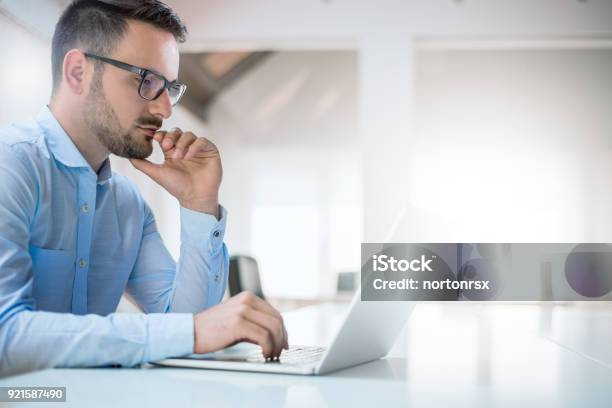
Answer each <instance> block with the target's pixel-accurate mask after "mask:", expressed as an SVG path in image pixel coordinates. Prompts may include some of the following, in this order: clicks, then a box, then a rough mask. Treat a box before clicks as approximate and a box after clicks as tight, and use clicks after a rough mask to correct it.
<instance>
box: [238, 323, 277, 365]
mask: <svg viewBox="0 0 612 408" xmlns="http://www.w3.org/2000/svg"><path fill="white" fill-rule="evenodd" d="M238 330H239V333H240V334H239V336H240V338H241V339H243V340H246V341H248V342H249V343H255V344H258V345H259V346H260V347H261V352H262V354H263V356H264V357H265V358H266V359H267V358H271V357H272V355H273V350H274V345H273V343H272V339H271V338H270V333H268V331H267V330H266V329H264V328H262V327H259V326H258V325H256V324H255V323H252V322H250V321H248V320H246V319H244V320H242V321H241V323H240V326H239V329H238Z"/></svg>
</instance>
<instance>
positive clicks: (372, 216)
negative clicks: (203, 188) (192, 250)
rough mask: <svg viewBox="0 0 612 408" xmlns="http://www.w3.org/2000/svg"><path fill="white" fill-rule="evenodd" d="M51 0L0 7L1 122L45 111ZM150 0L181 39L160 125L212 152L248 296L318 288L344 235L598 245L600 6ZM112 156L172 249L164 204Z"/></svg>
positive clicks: (610, 158)
mask: <svg viewBox="0 0 612 408" xmlns="http://www.w3.org/2000/svg"><path fill="white" fill-rule="evenodd" d="M68 3H69V2H68V1H66V0H46V1H45V0H19V1H18V0H0V36H1V38H2V41H1V42H0V53H1V55H2V57H3V58H2V63H1V64H0V89H1V90H2V98H0V123H8V122H11V121H15V120H18V119H21V118H26V117H28V116H32V115H34V114H36V112H38V110H39V109H40V107H41V106H42V105H43V104H45V103H47V101H48V98H49V94H50V88H51V73H50V39H51V35H52V32H53V27H54V24H55V22H56V20H57V18H58V16H59V13H60V12H61V10H62V9H63V7H65V6H66V5H67V4H68ZM168 3H169V4H170V5H171V6H172V7H174V8H175V9H176V10H177V12H178V13H179V15H180V16H181V17H182V18H183V19H184V21H185V23H186V25H187V27H188V29H189V32H190V37H189V39H188V41H187V42H186V43H185V44H182V45H181V47H182V57H181V73H180V79H183V80H184V81H186V82H187V83H188V91H187V92H188V97H186V98H185V99H184V100H183V102H182V103H181V104H180V105H179V106H177V107H176V108H175V112H174V115H173V117H172V118H171V119H170V120H168V121H167V126H168V127H172V126H180V127H181V128H183V129H191V130H193V131H194V132H195V133H196V134H199V135H202V136H206V137H209V138H211V139H212V140H213V141H214V142H215V143H216V144H217V145H218V146H219V148H220V151H221V154H222V159H223V165H224V171H225V176H224V181H223V185H222V191H221V201H222V204H223V205H224V206H225V207H226V208H227V209H228V210H229V222H228V230H227V234H226V242H227V244H228V246H229V249H230V252H231V253H232V254H248V255H251V256H253V257H254V258H255V259H257V261H258V265H259V271H260V277H261V284H262V287H263V290H264V292H265V293H266V296H268V297H272V298H293V299H304V300H315V299H325V298H331V297H334V296H335V295H336V293H337V290H338V285H339V281H340V282H341V283H342V278H341V279H340V280H339V276H340V277H344V278H345V277H346V276H350V275H346V274H345V273H347V272H357V271H359V268H360V247H359V244H360V243H361V242H382V241H389V240H393V241H396V242H402V241H407V242H410V241H413V242H580V241H595V242H612V75H611V73H612V2H611V1H605V0H582V1H578V0H545V1H538V2H534V1H530V0H487V1H484V0H406V1H390V0H384V1H364V0H361V1H348V0H302V1H280V0H278V1H274V0H265V1H264V0H260V1H252V0H233V1H227V0H203V1H187V0H182V1H181V0H177V1H168ZM159 159H160V154H159V151H156V153H155V155H154V157H153V160H159ZM113 166H114V170H115V171H118V172H121V173H123V174H126V175H128V176H129V177H130V178H132V179H133V180H135V181H136V183H137V184H138V185H139V187H140V189H141V191H142V193H143V195H144V196H145V198H146V199H147V200H148V202H149V203H150V204H151V205H152V207H153V209H154V211H155V214H156V217H157V222H158V227H159V229H160V232H161V234H162V237H163V238H164V240H165V242H166V245H167V246H168V248H169V249H170V251H171V253H172V254H173V255H175V256H177V255H178V250H179V218H178V204H177V203H176V201H175V200H174V199H173V198H172V197H170V196H169V195H168V194H166V193H165V192H162V191H161V190H160V188H158V187H157V186H156V185H155V184H154V183H153V182H152V181H150V180H148V179H147V178H146V177H145V176H143V175H141V174H139V173H138V172H137V171H136V170H135V169H133V168H132V167H131V165H130V164H129V162H127V161H126V160H124V159H114V160H113ZM344 283H345V284H346V281H344ZM347 287H350V284H348V285H347Z"/></svg>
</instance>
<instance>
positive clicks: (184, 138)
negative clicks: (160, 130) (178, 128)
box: [172, 132, 197, 159]
mask: <svg viewBox="0 0 612 408" xmlns="http://www.w3.org/2000/svg"><path fill="white" fill-rule="evenodd" d="M196 140H197V137H196V136H195V135H194V134H193V133H191V132H184V133H183V134H182V135H181V136H180V137H179V138H178V139H177V140H176V142H175V143H174V153H173V155H172V158H173V159H182V158H183V156H184V155H185V151H186V150H187V149H189V146H190V145H192V144H193V143H194V142H195V141H196Z"/></svg>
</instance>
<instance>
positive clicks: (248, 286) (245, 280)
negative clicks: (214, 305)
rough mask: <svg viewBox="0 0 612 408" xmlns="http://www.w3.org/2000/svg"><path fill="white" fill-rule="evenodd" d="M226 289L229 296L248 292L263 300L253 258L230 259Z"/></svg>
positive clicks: (257, 271) (235, 257)
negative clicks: (227, 288)
mask: <svg viewBox="0 0 612 408" xmlns="http://www.w3.org/2000/svg"><path fill="white" fill-rule="evenodd" d="M228 287H229V293H230V296H234V295H237V294H238V293H240V292H242V291H245V290H248V291H250V292H253V293H254V294H255V295H257V296H259V297H260V298H262V299H265V297H264V294H263V290H262V288H261V281H260V280H259V268H258V267H257V261H256V260H255V258H253V257H250V256H248V255H234V256H232V257H230V264H229V277H228Z"/></svg>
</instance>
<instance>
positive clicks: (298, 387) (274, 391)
mask: <svg viewBox="0 0 612 408" xmlns="http://www.w3.org/2000/svg"><path fill="white" fill-rule="evenodd" d="M345 310H346V304H325V305H318V306H312V307H307V308H304V309H300V310H296V311H292V312H288V313H286V314H285V316H286V323H287V326H288V330H289V337H290V342H291V343H292V344H313V345H325V344H326V342H327V341H329V339H330V338H331V337H332V336H333V334H334V330H335V328H336V327H337V325H338V324H339V322H340V320H341V319H342V316H343V314H344V311H345ZM356 340H357V341H358V339H356ZM9 385H11V386H66V387H67V392H66V394H67V402H66V403H63V404H62V403H53V404H50V405H51V406H54V407H58V406H71V407H72V406H74V407H84V406H87V407H111V406H112V407H115V406H128V407H131V406H147V407H157V406H159V407H227V406H239V407H243V406H262V407H266V408H268V407H276V406H283V407H284V406H291V407H293V406H298V407H300V406H303V407H319V406H338V407H357V406H364V407H379V408H382V407H387V406H400V405H401V406H427V407H433V406H440V407H451V406H452V407H493V406H495V407H516V406H522V407H531V406H537V407H548V406H563V407H611V406H612V304H606V303H599V304H597V303H581V304H575V305H557V306H552V307H551V306H542V305H505V304H493V303H439V304H438V303H423V304H420V305H418V306H417V308H416V309H415V312H414V314H413V316H412V318H411V320H410V321H409V323H408V325H407V327H406V330H404V332H403V334H402V335H401V337H400V338H399V339H398V342H397V343H396V344H395V346H394V348H393V350H392V351H391V353H390V355H389V357H388V358H386V359H384V360H379V361H376V362H372V363H369V364H365V365H361V366H357V367H354V368H350V369H346V370H342V371H339V372H336V373H332V374H329V375H326V376H322V377H302V376H290V375H278V374H257V373H240V372H224V371H210V370H195V369H174V368H160V367H144V368H141V369H55V370H45V371H40V372H36V373H30V374H24V375H20V376H15V377H9V378H4V379H1V380H0V386H9ZM29 405H31V406H34V407H41V406H44V404H42V403H31V404H29ZM48 405H49V404H48ZM5 406H15V407H26V406H28V404H25V403H15V404H13V405H10V404H6V405H5Z"/></svg>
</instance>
